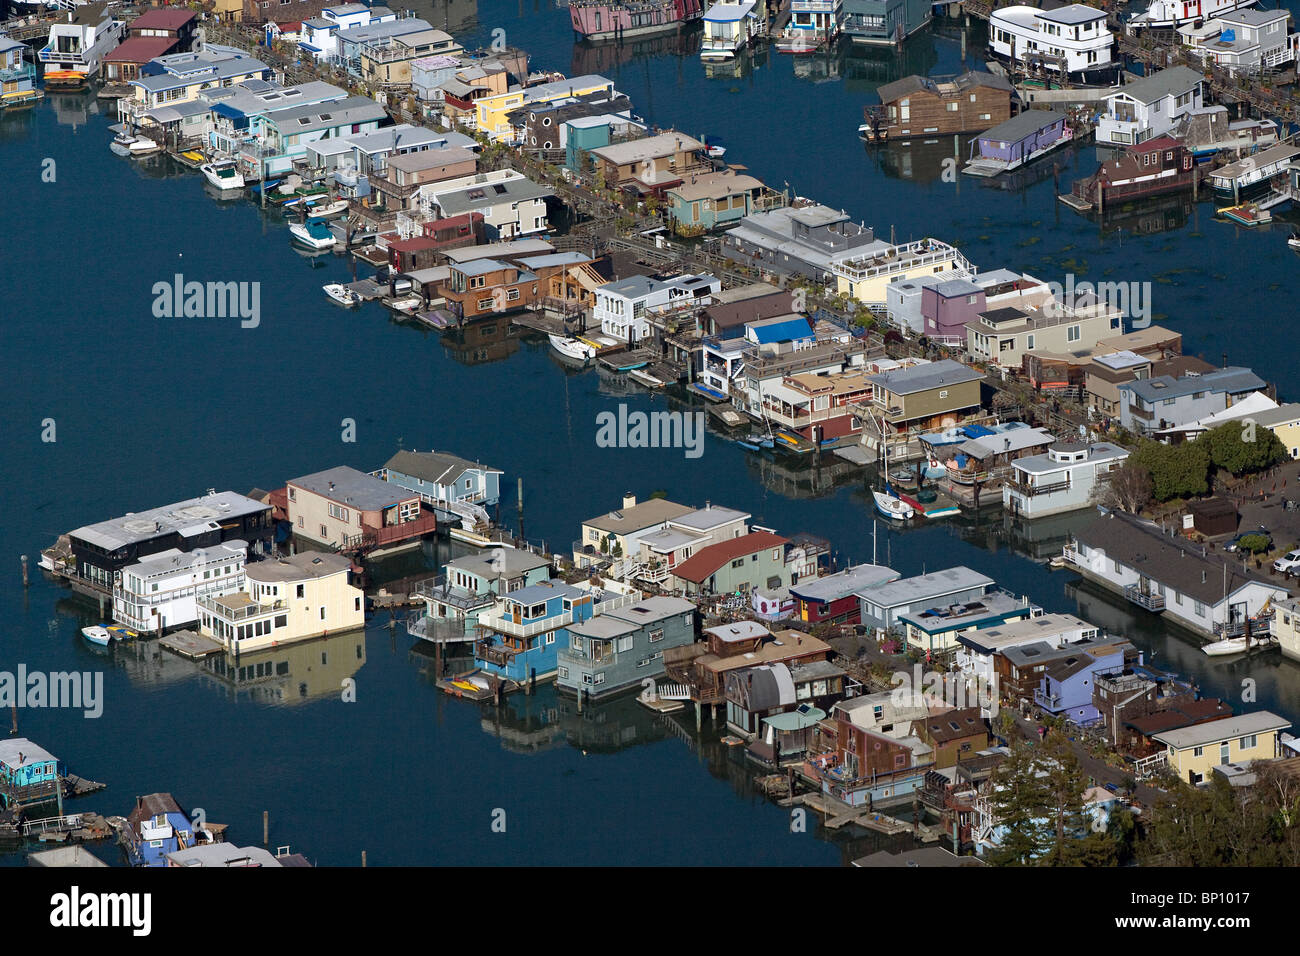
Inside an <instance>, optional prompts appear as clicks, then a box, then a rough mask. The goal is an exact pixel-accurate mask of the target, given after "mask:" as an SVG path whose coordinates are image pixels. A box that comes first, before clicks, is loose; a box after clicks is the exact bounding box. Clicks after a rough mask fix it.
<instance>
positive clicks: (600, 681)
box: [556, 597, 695, 698]
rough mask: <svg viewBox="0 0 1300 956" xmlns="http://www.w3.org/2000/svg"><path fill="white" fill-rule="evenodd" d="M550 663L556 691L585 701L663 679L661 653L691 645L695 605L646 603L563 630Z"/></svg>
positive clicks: (677, 600) (662, 601)
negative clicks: (564, 637) (566, 639)
mask: <svg viewBox="0 0 1300 956" xmlns="http://www.w3.org/2000/svg"><path fill="white" fill-rule="evenodd" d="M568 634H569V642H568V644H567V645H566V646H564V647H561V648H560V650H559V652H558V654H557V658H556V686H557V687H559V688H560V689H561V690H565V691H568V692H570V693H574V694H583V695H585V696H588V697H591V698H601V697H608V696H610V695H612V694H617V693H619V692H621V691H625V690H629V689H632V688H639V687H641V686H642V683H643V682H644V681H645V680H646V679H647V678H651V679H652V678H656V677H659V676H660V675H662V674H663V673H664V652H665V651H666V650H668V649H669V648H673V647H682V646H684V645H687V644H691V643H693V642H694V640H695V605H694V604H692V603H691V602H690V601H686V600H683V599H681V598H676V597H649V598H645V599H644V600H641V601H637V602H636V603H635V604H629V605H627V606H626V607H620V608H614V609H612V610H609V611H606V612H604V613H603V614H597V615H595V616H594V617H592V618H589V619H588V620H586V621H580V622H578V623H575V624H572V625H570V626H569V628H568Z"/></svg>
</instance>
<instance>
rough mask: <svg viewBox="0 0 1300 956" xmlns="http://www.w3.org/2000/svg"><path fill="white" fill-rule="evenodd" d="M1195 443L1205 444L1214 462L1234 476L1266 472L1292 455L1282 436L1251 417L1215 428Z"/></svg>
mask: <svg viewBox="0 0 1300 956" xmlns="http://www.w3.org/2000/svg"><path fill="white" fill-rule="evenodd" d="M1195 444H1197V445H1201V446H1203V447H1204V449H1205V453H1206V455H1207V456H1208V457H1209V459H1210V462H1211V464H1213V465H1214V466H1215V467H1217V468H1222V469H1224V470H1225V471H1228V472H1230V473H1231V474H1233V475H1244V474H1248V473H1250V472H1254V471H1262V470H1263V469H1265V468H1268V467H1270V466H1272V465H1276V464H1277V463H1278V462H1282V461H1286V460H1287V458H1289V457H1290V456H1289V455H1288V454H1287V450H1286V446H1285V445H1283V444H1282V441H1281V439H1279V438H1278V437H1277V436H1276V435H1275V434H1273V432H1272V431H1270V430H1269V429H1267V428H1264V427H1262V426H1257V425H1256V424H1255V422H1254V420H1252V419H1249V418H1247V419H1246V420H1244V421H1240V422H1226V423H1225V424H1223V425H1220V426H1218V427H1217V428H1211V429H1210V430H1209V431H1207V432H1206V433H1205V434H1203V435H1201V437H1199V438H1197V439H1196V442H1195Z"/></svg>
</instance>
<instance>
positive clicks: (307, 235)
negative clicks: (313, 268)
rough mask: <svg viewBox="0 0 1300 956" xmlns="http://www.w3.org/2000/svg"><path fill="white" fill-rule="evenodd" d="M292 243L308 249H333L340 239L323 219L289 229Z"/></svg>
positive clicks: (295, 225)
mask: <svg viewBox="0 0 1300 956" xmlns="http://www.w3.org/2000/svg"><path fill="white" fill-rule="evenodd" d="M289 238H290V241H292V242H296V243H297V244H298V245H300V246H304V247H306V248H308V249H317V250H321V249H333V248H334V246H335V245H337V244H338V239H337V238H336V237H335V235H334V233H333V232H331V231H330V227H329V226H327V225H326V224H325V220H323V219H308V220H307V221H306V222H296V223H294V224H293V225H292V226H290V227H289Z"/></svg>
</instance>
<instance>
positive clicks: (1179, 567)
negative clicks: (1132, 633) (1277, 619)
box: [1065, 512, 1288, 640]
mask: <svg viewBox="0 0 1300 956" xmlns="http://www.w3.org/2000/svg"><path fill="white" fill-rule="evenodd" d="M1065 560H1066V561H1067V562H1068V563H1069V564H1070V565H1072V566H1073V567H1075V568H1077V569H1078V571H1079V573H1080V574H1082V575H1083V576H1084V577H1085V578H1087V579H1088V580H1089V581H1094V582H1096V583H1097V584H1100V585H1102V586H1103V587H1106V588H1108V589H1109V590H1111V591H1114V592H1116V593H1118V594H1120V595H1122V596H1123V597H1124V598H1125V599H1126V600H1128V601H1131V602H1132V603H1134V604H1136V605H1137V606H1138V607H1141V608H1144V609H1146V610H1148V611H1151V612H1152V613H1154V614H1159V615H1161V616H1162V617H1164V618H1165V619H1166V620H1168V621H1170V622H1172V623H1175V624H1178V625H1179V626H1181V627H1184V628H1186V629H1188V630H1190V631H1192V632H1194V633H1196V634H1199V635H1201V636H1202V637H1205V638H1208V639H1209V640H1220V639H1224V638H1230V637H1238V636H1240V635H1242V634H1244V633H1246V631H1247V629H1249V631H1250V633H1251V634H1252V635H1253V636H1254V637H1266V636H1267V635H1268V634H1269V633H1270V627H1271V616H1269V615H1265V614H1262V613H1261V612H1263V611H1264V610H1265V605H1271V603H1272V602H1276V601H1281V600H1283V599H1285V598H1286V597H1287V596H1288V595H1287V591H1286V589H1285V588H1283V587H1281V586H1280V585H1277V584H1274V583H1273V582H1272V581H1268V580H1266V579H1264V578H1262V577H1260V576H1258V575H1256V574H1255V573H1253V572H1251V571H1247V570H1244V569H1243V567H1242V564H1241V563H1240V562H1239V561H1236V560H1230V559H1229V557H1227V556H1224V555H1221V554H1218V553H1216V552H1211V551H1207V550H1205V549H1203V548H1202V547H1200V546H1197V545H1193V544H1191V543H1190V542H1188V541H1185V540H1183V539H1182V538H1175V537H1171V536H1169V535H1168V534H1166V533H1165V532H1164V531H1163V530H1162V529H1161V528H1159V527H1157V526H1156V525H1154V524H1151V523H1150V522H1147V521H1142V520H1140V519H1138V518H1134V517H1132V516H1131V515H1126V514H1122V513H1116V512H1110V513H1108V514H1105V515H1102V516H1101V517H1099V518H1096V519H1095V520H1093V521H1092V522H1091V523H1090V524H1088V525H1086V526H1085V527H1083V528H1080V529H1079V530H1078V531H1076V532H1074V535H1073V540H1072V542H1071V544H1070V545H1068V546H1067V547H1066V549H1065Z"/></svg>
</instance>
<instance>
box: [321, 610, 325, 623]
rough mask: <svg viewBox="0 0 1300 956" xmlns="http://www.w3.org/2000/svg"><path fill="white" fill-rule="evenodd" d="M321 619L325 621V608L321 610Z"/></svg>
mask: <svg viewBox="0 0 1300 956" xmlns="http://www.w3.org/2000/svg"><path fill="white" fill-rule="evenodd" d="M320 619H321V620H322V621H323V620H325V609H324V608H321V609H320Z"/></svg>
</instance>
